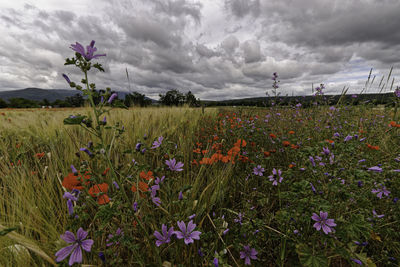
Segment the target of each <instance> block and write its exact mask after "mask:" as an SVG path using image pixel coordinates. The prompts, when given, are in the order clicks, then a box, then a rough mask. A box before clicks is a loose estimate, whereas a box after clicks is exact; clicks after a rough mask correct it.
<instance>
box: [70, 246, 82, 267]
mask: <svg viewBox="0 0 400 267" xmlns="http://www.w3.org/2000/svg"><path fill="white" fill-rule="evenodd" d="M75 262H76V263H81V262H82V249H81V247H80V246H79V245H78V246H76V248H75V249H74V250H73V251H72V253H71V256H70V257H69V262H68V264H69V266H72V265H73V264H74V263H75Z"/></svg>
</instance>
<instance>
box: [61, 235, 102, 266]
mask: <svg viewBox="0 0 400 267" xmlns="http://www.w3.org/2000/svg"><path fill="white" fill-rule="evenodd" d="M87 235H88V233H87V232H86V231H84V230H83V229H82V227H81V228H79V229H78V232H77V233H76V238H75V235H74V234H73V233H71V232H70V231H66V232H65V233H64V234H63V235H61V238H62V239H63V240H64V241H65V242H67V243H70V244H71V245H69V246H67V247H65V248H62V249H60V250H59V251H57V253H56V254H55V256H56V257H57V258H56V261H57V262H60V261H63V260H64V259H65V258H66V257H68V255H69V254H71V256H70V258H69V262H68V263H69V266H72V265H73V264H74V263H75V262H76V263H81V262H82V248H83V249H84V250H86V251H87V252H90V250H91V248H92V245H93V243H94V241H93V240H92V239H86V240H84V239H85V238H86V237H87ZM71 252H72V253H71Z"/></svg>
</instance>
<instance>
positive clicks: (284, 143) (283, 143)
mask: <svg viewBox="0 0 400 267" xmlns="http://www.w3.org/2000/svg"><path fill="white" fill-rule="evenodd" d="M282 145H283V146H290V142H289V141H283V142H282Z"/></svg>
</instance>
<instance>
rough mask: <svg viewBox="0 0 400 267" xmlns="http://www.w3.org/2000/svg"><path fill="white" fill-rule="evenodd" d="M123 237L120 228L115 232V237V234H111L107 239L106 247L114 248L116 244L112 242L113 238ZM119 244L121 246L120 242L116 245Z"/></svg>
mask: <svg viewBox="0 0 400 267" xmlns="http://www.w3.org/2000/svg"><path fill="white" fill-rule="evenodd" d="M123 235H124V232H122V230H121V228H118V229H117V230H116V231H115V236H114V235H113V234H109V235H108V238H107V239H106V246H107V247H109V246H112V245H113V244H114V242H112V241H111V239H112V238H114V239H115V238H117V237H118V236H123ZM118 244H119V242H115V245H118Z"/></svg>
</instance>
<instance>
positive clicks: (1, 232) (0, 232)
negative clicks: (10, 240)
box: [0, 227, 18, 236]
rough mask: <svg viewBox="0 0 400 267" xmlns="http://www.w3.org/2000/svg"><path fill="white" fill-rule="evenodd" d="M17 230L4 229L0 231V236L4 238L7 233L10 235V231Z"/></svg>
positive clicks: (14, 228) (11, 228)
mask: <svg viewBox="0 0 400 267" xmlns="http://www.w3.org/2000/svg"><path fill="white" fill-rule="evenodd" d="M17 229H18V227H10V228H6V229H4V230H2V231H0V236H5V235H6V234H8V233H10V232H12V231H15V230H17Z"/></svg>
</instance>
